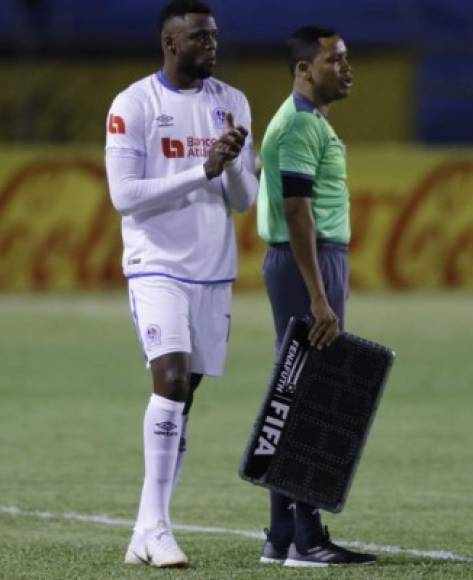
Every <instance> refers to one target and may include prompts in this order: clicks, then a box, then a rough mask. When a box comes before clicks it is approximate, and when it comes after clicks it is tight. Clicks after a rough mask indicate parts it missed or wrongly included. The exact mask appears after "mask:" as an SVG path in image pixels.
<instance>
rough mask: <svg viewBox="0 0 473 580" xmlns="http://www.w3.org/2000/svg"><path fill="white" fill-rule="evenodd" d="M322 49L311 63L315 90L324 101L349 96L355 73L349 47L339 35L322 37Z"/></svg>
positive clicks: (320, 41)
mask: <svg viewBox="0 0 473 580" xmlns="http://www.w3.org/2000/svg"><path fill="white" fill-rule="evenodd" d="M319 45H320V49H319V51H318V52H317V54H316V55H315V57H314V59H313V60H312V62H311V63H310V69H311V79H312V84H313V87H314V90H315V92H316V93H317V95H318V96H319V97H320V98H321V100H322V101H323V102H324V103H330V102H332V101H335V100H337V99H344V98H345V97H348V95H349V94H350V92H351V87H352V84H353V73H352V69H351V67H350V65H349V63H348V55H347V48H346V46H345V43H344V42H343V40H342V39H341V38H340V37H339V36H331V37H329V38H321V39H320V40H319Z"/></svg>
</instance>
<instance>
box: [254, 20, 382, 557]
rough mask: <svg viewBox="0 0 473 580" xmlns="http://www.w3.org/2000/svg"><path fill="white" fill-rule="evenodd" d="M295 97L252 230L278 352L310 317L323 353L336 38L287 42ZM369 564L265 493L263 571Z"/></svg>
mask: <svg viewBox="0 0 473 580" xmlns="http://www.w3.org/2000/svg"><path fill="white" fill-rule="evenodd" d="M288 48H289V66H290V70H291V73H292V76H293V79H294V83H293V93H292V94H291V95H290V96H289V97H288V98H287V99H286V101H284V103H283V104H282V105H281V107H280V108H279V110H278V111H277V112H276V114H275V115H274V117H273V119H272V120H271V122H270V123H269V125H268V128H267V130H266V133H265V135H264V139H263V143H262V149H261V157H262V165H263V169H262V174H261V182H260V190H259V196H258V232H259V235H260V236H261V237H262V238H263V239H264V240H265V241H266V242H268V250H267V253H266V256H265V260H264V266H263V272H264V280H265V285H266V290H267V292H268V296H269V300H270V302H271V308H272V312H273V318H274V325H275V329H276V337H277V345H278V347H279V345H280V343H281V341H282V338H283V336H284V332H285V330H286V326H287V323H288V321H289V318H290V317H291V316H298V317H302V316H307V315H311V316H312V318H313V321H314V322H313V324H312V326H311V329H310V331H309V340H310V342H311V343H312V345H313V346H314V347H316V348H318V349H322V348H324V347H326V346H329V345H330V344H331V343H332V342H333V341H334V340H335V338H336V337H337V336H338V334H339V333H340V330H341V329H343V324H344V312H345V301H346V298H347V295H348V243H349V241H350V219H349V209H350V201H349V192H348V188H347V184H346V180H347V174H346V154H345V145H344V144H343V142H342V141H341V140H340V139H339V137H338V136H337V134H336V133H335V131H334V130H333V128H332V126H331V125H330V123H329V122H328V120H327V117H328V113H329V108H330V104H331V103H332V101H336V100H338V99H342V98H345V97H348V95H349V94H350V91H351V86H352V71H351V68H350V65H349V64H348V59H347V49H346V46H345V43H344V41H343V40H342V39H341V38H340V36H339V35H338V34H337V33H336V32H335V31H333V30H326V29H321V28H316V27H304V28H300V29H299V30H297V31H296V32H295V33H294V34H293V35H292V36H291V38H290V39H289V41H288ZM375 561H376V558H375V556H372V555H370V554H360V553H356V552H352V551H350V550H346V549H344V548H342V547H340V546H337V545H336V544H333V543H332V542H331V541H330V537H329V535H328V531H327V528H323V526H322V523H321V519H320V513H319V510H318V509H317V506H311V505H307V504H304V503H302V502H296V503H295V504H294V503H293V502H292V500H291V499H290V498H288V497H286V496H283V495H281V494H279V493H276V492H273V491H272V492H271V522H270V529H269V530H268V531H267V541H266V542H265V544H264V547H263V554H262V556H261V562H262V563H265V564H266V563H276V564H277V563H280V564H284V565H285V566H290V567H310V566H314V567H320V566H328V565H330V564H338V565H340V564H371V563H374V562H375Z"/></svg>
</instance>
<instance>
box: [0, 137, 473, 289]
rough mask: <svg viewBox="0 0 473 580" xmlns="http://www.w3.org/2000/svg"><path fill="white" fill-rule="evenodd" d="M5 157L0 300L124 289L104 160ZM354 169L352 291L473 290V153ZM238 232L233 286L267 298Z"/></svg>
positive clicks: (397, 156) (361, 164)
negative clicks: (21, 293)
mask: <svg viewBox="0 0 473 580" xmlns="http://www.w3.org/2000/svg"><path fill="white" fill-rule="evenodd" d="M0 151H1V159H2V161H1V162H0V256H1V264H2V267H1V268H0V291H5V292H12V291H18V290H58V291H66V290H73V289H80V290H84V289H85V290H97V289H111V288H116V287H121V286H123V284H124V281H123V277H122V274H121V265H120V258H121V238H120V218H119V216H118V215H117V214H116V212H115V210H114V209H113V207H112V205H111V203H110V200H109V196H108V192H107V184H106V178H105V171H104V167H103V157H102V153H101V152H100V150H98V149H97V148H78V147H71V148H69V147H67V148H59V147H58V148H43V147H41V148H39V147H38V148H29V149H23V148H8V149H7V148H3V149H1V150H0ZM349 169H350V173H349V179H350V189H351V196H352V197H351V199H352V202H351V203H352V214H351V215H352V229H353V237H352V244H351V278H352V287H353V288H358V289H369V290H375V289H388V288H394V289H417V288H445V287H448V288H473V267H472V266H473V152H472V151H467V150H458V151H456V150H425V149H418V148H408V147H402V146H399V147H394V148H374V147H370V148H352V149H351V151H350V155H349ZM235 220H236V224H237V231H238V239H239V248H240V275H239V279H238V282H237V286H238V287H240V288H258V287H261V284H262V281H261V273H260V272H261V263H262V256H263V253H264V243H263V242H262V241H261V240H259V238H258V236H257V233H256V217H255V211H254V210H253V211H251V212H248V213H246V214H243V215H238V214H237V215H236V216H235Z"/></svg>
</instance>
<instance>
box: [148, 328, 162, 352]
mask: <svg viewBox="0 0 473 580" xmlns="http://www.w3.org/2000/svg"><path fill="white" fill-rule="evenodd" d="M145 340H146V344H147V346H148V347H150V348H151V347H153V346H159V345H160V344H161V329H160V328H159V326H158V325H157V324H150V325H148V328H147V329H146V337H145Z"/></svg>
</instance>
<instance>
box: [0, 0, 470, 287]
mask: <svg viewBox="0 0 473 580" xmlns="http://www.w3.org/2000/svg"><path fill="white" fill-rule="evenodd" d="M212 7H213V9H214V12H215V14H216V17H217V20H218V24H219V28H220V31H221V50H220V59H219V66H218V69H217V71H216V76H219V77H221V78H222V79H224V80H227V81H228V82H230V83H233V84H235V85H236V86H238V87H240V88H241V89H243V90H244V91H245V93H246V94H247V95H248V97H249V100H250V102H251V106H252V110H253V123H254V127H253V130H254V135H255V140H256V142H259V141H260V140H261V138H262V135H263V131H264V127H265V125H266V123H267V122H268V120H269V119H270V117H271V115H272V113H273V112H274V111H275V109H276V108H277V106H278V105H279V103H280V102H281V100H282V99H283V98H284V97H285V95H286V94H287V93H288V91H289V90H290V79H289V75H288V74H287V70H286V66H285V63H284V55H283V52H282V50H281V45H282V43H283V40H284V38H285V37H286V36H287V34H288V32H289V31H291V30H292V29H294V28H295V27H297V26H299V25H300V24H301V23H304V22H316V23H318V24H321V25H325V26H332V27H334V28H336V29H337V30H339V31H340V33H341V34H342V35H343V36H344V37H345V38H346V40H347V41H348V44H349V48H350V55H351V61H352V64H353V67H354V70H355V88H354V91H353V95H352V97H351V98H350V99H348V100H346V101H345V102H341V103H337V104H336V106H334V107H333V116H332V122H333V124H334V126H335V128H336V129H337V131H338V132H339V134H340V135H341V137H342V138H343V139H344V140H345V142H346V143H347V144H348V146H349V147H348V154H349V160H348V161H349V184H350V188H351V192H352V204H353V212H352V224H353V243H352V285H353V287H354V288H355V289H367V290H373V289H374V290H378V289H388V288H396V289H398V288H402V289H415V288H441V287H448V288H462V287H463V288H472V287H473V269H472V268H471V264H472V263H473V196H472V195H471V193H472V188H473V81H472V78H473V48H472V46H473V45H472V43H471V35H472V34H473V4H472V3H471V2H470V1H469V0H455V1H452V2H447V1H446V0H422V1H421V0H417V1H416V0H409V1H405V0H383V2H373V1H372V0H358V1H357V2H356V3H354V2H351V1H349V0H332V1H330V2H321V3H317V4H315V5H314V3H313V2H312V1H310V0H306V1H304V0H298V1H297V2H296V3H295V4H294V5H292V4H291V6H290V7H289V5H288V4H287V2H284V1H282V0H279V1H270V0H259V1H258V2H244V3H242V2H241V1H236V0H225V2H223V1H214V2H213V4H212ZM157 11H158V10H157V3H156V2H153V1H151V0H122V1H120V2H119V3H117V2H115V1H113V0H103V1H102V2H99V3H98V2H92V1H91V0H81V1H80V2H79V1H78V0H70V1H69V2H60V1H59V0H6V1H5V2H3V3H2V4H1V5H0V47H1V49H2V51H1V54H2V56H1V58H0V79H1V85H2V91H1V92H0V143H1V145H0V159H1V161H0V254H1V255H2V264H3V268H2V272H1V274H0V290H4V291H16V290H61V291H64V290H73V289H110V288H117V287H123V281H122V277H121V274H120V264H119V260H120V235H119V220H118V216H116V215H115V214H114V211H113V209H112V208H111V205H110V203H109V201H108V198H107V190H106V183H105V177H104V171H103V141H104V125H105V116H106V113H107V110H108V107H109V104H110V102H111V100H112V99H113V96H114V95H115V94H116V93H117V92H118V91H119V90H121V89H122V88H124V87H126V86H127V85H128V84H129V83H131V82H133V81H134V80H136V79H137V78H140V77H142V76H144V75H147V74H149V73H151V72H152V71H154V70H156V69H157V68H158V67H159V63H160V56H159V51H158V49H157V42H156V33H155V21H156V13H157ZM237 221H238V231H239V244H240V256H241V266H240V277H239V280H238V287H240V288H259V287H260V286H261V277H260V273H259V271H260V264H261V255H262V252H263V250H264V248H263V245H262V244H261V242H260V241H259V240H258V238H257V236H256V233H255V214H254V211H253V212H250V213H249V214H247V215H245V216H238V218H237Z"/></svg>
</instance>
